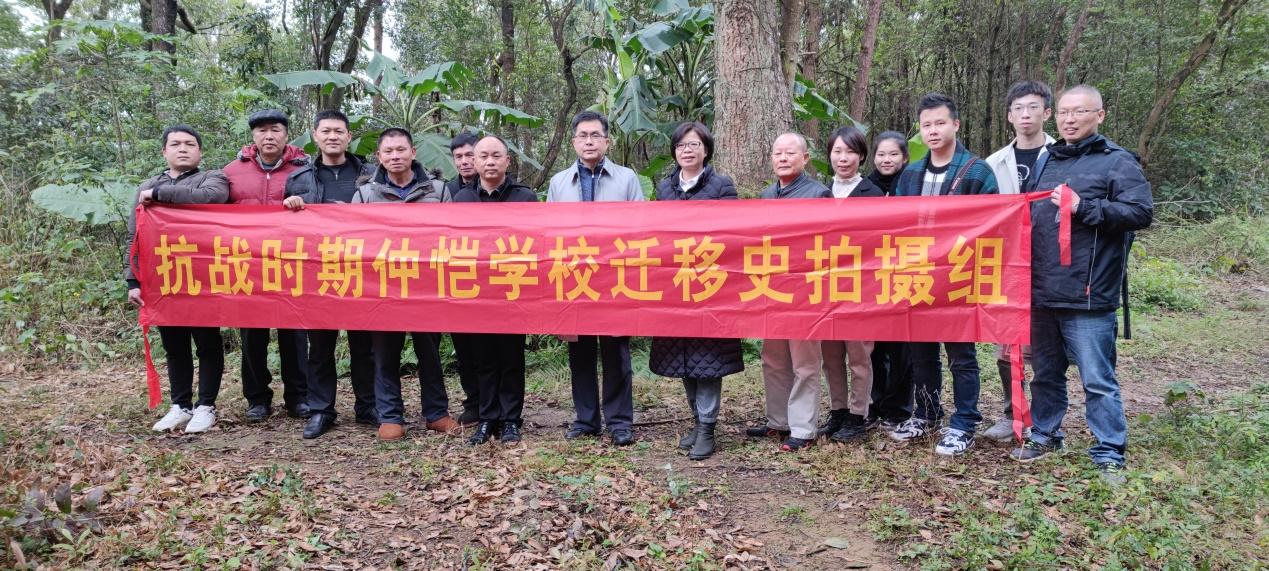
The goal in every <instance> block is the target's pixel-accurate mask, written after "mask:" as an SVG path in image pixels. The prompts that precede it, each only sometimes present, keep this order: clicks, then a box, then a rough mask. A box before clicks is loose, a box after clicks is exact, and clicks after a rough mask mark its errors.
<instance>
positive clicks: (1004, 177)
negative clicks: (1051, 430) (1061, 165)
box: [982, 80, 1053, 442]
mask: <svg viewBox="0 0 1269 571" xmlns="http://www.w3.org/2000/svg"><path fill="white" fill-rule="evenodd" d="M1005 111H1006V117H1007V118H1008V119H1009V124H1010V125H1013V131H1014V134H1015V137H1014V139H1013V140H1012V141H1010V142H1009V144H1008V145H1005V146H1004V147H1003V148H1001V149H1000V150H999V151H996V152H995V153H992V155H991V156H989V157H987V164H988V165H990V166H991V169H992V170H993V171H995V173H996V182H997V183H998V184H999V185H1000V194H1018V193H1019V192H1020V191H1021V189H1022V188H1023V187H1025V186H1026V183H1027V180H1028V179H1030V178H1032V173H1034V172H1035V170H1036V168H1035V166H1036V165H1037V164H1041V161H1042V158H1041V157H1043V156H1044V155H1045V154H1047V153H1048V149H1047V147H1048V145H1049V144H1051V143H1053V137H1051V136H1049V134H1048V133H1045V132H1044V124H1045V123H1047V122H1048V121H1049V119H1050V118H1051V117H1052V116H1053V91H1052V90H1051V89H1049V86H1048V85H1045V84H1044V83H1043V82H1040V81H1032V80H1023V81H1019V82H1017V83H1015V84H1013V86H1011V87H1010V88H1009V93H1008V94H1007V95H1006V96H1005ZM1023 357H1024V358H1026V360H1027V361H1028V362H1030V361H1031V348H1030V347H1023ZM996 369H997V370H998V371H1000V386H1001V390H1002V391H1003V392H1004V397H1005V409H1004V416H1003V417H1002V418H1001V419H1000V420H997V421H996V423H995V424H993V425H992V426H991V428H988V429H987V430H985V431H983V433H982V436H983V437H984V438H988V439H991V440H995V441H997V442H1009V441H1011V440H1013V424H1012V420H1011V418H1012V417H1013V402H1012V399H1011V396H1012V394H1013V393H1012V387H1013V383H1012V381H1013V375H1012V369H1011V368H1010V366H1009V347H1008V346H1006V345H997V346H996Z"/></svg>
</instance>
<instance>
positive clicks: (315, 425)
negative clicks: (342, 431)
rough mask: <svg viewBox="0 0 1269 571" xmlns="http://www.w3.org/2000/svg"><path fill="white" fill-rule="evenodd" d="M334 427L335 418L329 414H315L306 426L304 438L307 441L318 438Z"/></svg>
mask: <svg viewBox="0 0 1269 571" xmlns="http://www.w3.org/2000/svg"><path fill="white" fill-rule="evenodd" d="M332 426H335V417H333V416H331V415H329V414H322V413H317V414H314V415H312V416H310V417H309V419H308V423H306V424H305V425H304V438H305V440H312V439H314V438H317V437H318V436H321V435H323V434H326V432H327V431H329V430H330V429H331V427H332Z"/></svg>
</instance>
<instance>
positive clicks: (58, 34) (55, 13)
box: [42, 0, 71, 47]
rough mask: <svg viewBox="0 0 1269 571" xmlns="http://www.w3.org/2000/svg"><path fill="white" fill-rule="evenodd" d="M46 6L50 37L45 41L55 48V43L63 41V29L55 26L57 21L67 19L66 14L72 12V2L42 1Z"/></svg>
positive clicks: (64, 0)
mask: <svg viewBox="0 0 1269 571" xmlns="http://www.w3.org/2000/svg"><path fill="white" fill-rule="evenodd" d="M42 2H43V4H44V15H45V16H46V17H48V23H49V26H48V35H47V36H46V37H45V40H46V41H47V42H48V45H49V47H52V46H53V42H56V41H57V40H60V39H62V27H61V26H59V25H56V24H54V23H53V22H54V21H55V20H61V19H62V18H65V17H66V12H68V11H70V7H71V0H60V1H59V0H42Z"/></svg>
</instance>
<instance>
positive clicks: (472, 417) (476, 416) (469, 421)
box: [458, 408, 480, 426]
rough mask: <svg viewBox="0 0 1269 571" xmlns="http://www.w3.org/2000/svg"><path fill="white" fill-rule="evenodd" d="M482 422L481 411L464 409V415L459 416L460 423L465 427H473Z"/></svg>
mask: <svg viewBox="0 0 1269 571" xmlns="http://www.w3.org/2000/svg"><path fill="white" fill-rule="evenodd" d="M477 422H480V411H478V410H476V409H474V408H464V409H463V414H460V415H458V423H459V424H461V425H463V426H471V425H473V424H476V423H477Z"/></svg>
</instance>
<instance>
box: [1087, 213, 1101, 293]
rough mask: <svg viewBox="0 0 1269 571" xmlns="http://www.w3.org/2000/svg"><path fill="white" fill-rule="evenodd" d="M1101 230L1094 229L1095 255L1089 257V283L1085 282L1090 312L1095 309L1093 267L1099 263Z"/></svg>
mask: <svg viewBox="0 0 1269 571" xmlns="http://www.w3.org/2000/svg"><path fill="white" fill-rule="evenodd" d="M1100 236H1101V230H1099V229H1097V228H1093V254H1092V255H1091V256H1089V257H1088V281H1086V282H1084V303H1085V307H1087V308H1088V309H1089V310H1092V309H1093V265H1094V264H1096V263H1097V240H1098V238H1099V237H1100Z"/></svg>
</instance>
